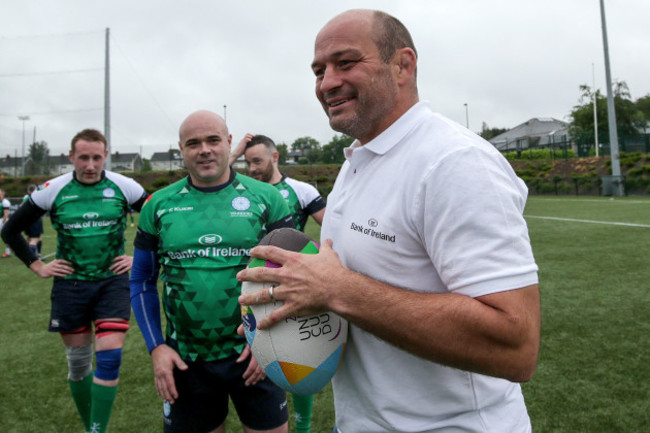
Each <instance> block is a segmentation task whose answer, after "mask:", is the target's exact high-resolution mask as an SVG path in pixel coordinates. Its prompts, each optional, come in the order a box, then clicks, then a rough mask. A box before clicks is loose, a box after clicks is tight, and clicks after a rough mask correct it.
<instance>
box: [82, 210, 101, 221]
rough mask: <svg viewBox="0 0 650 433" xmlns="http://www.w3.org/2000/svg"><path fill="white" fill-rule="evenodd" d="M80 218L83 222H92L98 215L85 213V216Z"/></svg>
mask: <svg viewBox="0 0 650 433" xmlns="http://www.w3.org/2000/svg"><path fill="white" fill-rule="evenodd" d="M82 217H83V219H85V220H88V221H92V220H96V219H97V218H99V214H98V213H97V212H86V213H85V214H83V215H82Z"/></svg>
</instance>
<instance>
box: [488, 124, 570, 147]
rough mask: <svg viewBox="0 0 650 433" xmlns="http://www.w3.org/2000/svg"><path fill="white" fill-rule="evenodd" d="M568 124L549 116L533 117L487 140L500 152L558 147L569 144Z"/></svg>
mask: <svg viewBox="0 0 650 433" xmlns="http://www.w3.org/2000/svg"><path fill="white" fill-rule="evenodd" d="M568 127H569V124H568V123H567V122H564V121H562V120H558V119H553V118H551V117H534V118H532V119H530V120H528V121H527V122H524V123H522V124H521V125H518V126H515V127H514V128H512V129H510V130H508V131H506V132H504V133H502V134H499V135H497V136H495V137H492V138H491V139H490V140H489V141H490V143H492V144H493V145H494V147H496V148H497V149H498V150H499V151H500V152H502V153H505V152H512V151H517V152H521V151H522V150H527V149H542V148H556V149H557V148H560V147H561V146H566V145H568V144H570V141H571V140H570V136H569V130H568Z"/></svg>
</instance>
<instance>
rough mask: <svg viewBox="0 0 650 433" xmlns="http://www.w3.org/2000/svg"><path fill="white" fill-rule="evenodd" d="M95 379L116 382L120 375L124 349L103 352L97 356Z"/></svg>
mask: <svg viewBox="0 0 650 433" xmlns="http://www.w3.org/2000/svg"><path fill="white" fill-rule="evenodd" d="M95 356H96V357H97V364H96V365H95V377H96V378H97V379H102V380H115V379H117V378H118V377H119V375H120V364H121V363H122V349H111V350H102V351H101V352H97V353H96V354H95Z"/></svg>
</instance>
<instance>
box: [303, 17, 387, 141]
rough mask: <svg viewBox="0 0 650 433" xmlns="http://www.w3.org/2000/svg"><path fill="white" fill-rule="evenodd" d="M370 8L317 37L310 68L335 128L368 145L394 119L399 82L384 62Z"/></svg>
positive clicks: (332, 24) (338, 19)
mask: <svg viewBox="0 0 650 433" xmlns="http://www.w3.org/2000/svg"><path fill="white" fill-rule="evenodd" d="M373 19H374V18H373V15H372V11H349V12H348V13H344V14H342V15H339V16H337V17H336V18H334V19H333V20H332V21H330V22H329V23H328V24H327V25H326V26H325V27H324V28H323V29H322V30H321V32H320V33H319V34H318V36H317V38H316V44H315V50H314V61H313V63H312V70H313V72H314V74H315V75H316V96H317V98H318V100H319V101H320V103H321V105H322V106H323V109H324V110H325V113H326V114H327V116H328V117H329V120H330V126H331V127H332V129H334V130H335V131H338V132H342V133H344V134H347V135H349V136H351V137H354V138H357V139H358V140H359V141H361V143H364V144H365V143H367V142H368V141H370V140H372V139H373V138H375V137H376V136H377V135H379V134H380V133H381V132H382V131H384V130H385V129H386V128H388V126H390V125H391V124H392V123H393V122H394V121H395V119H396V118H397V117H399V116H395V113H394V111H395V110H396V108H397V107H398V103H397V99H398V94H399V86H398V83H397V81H396V80H395V76H394V73H393V66H394V65H393V64H392V63H385V62H383V61H382V59H381V57H380V53H379V49H378V48H377V46H376V44H375V42H374V41H373V38H372V35H373V33H372V31H373V26H372V24H373Z"/></svg>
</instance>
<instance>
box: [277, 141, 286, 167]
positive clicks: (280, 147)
mask: <svg viewBox="0 0 650 433" xmlns="http://www.w3.org/2000/svg"><path fill="white" fill-rule="evenodd" d="M275 148H276V149H278V153H279V154H280V158H279V159H278V164H280V165H284V164H286V163H287V160H288V159H289V150H287V145H286V144H285V143H280V144H276V145H275Z"/></svg>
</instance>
